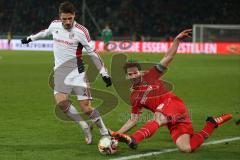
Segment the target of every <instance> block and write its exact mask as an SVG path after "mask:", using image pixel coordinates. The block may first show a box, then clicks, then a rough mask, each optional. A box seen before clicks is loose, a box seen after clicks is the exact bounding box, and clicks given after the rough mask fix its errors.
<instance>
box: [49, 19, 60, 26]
mask: <svg viewBox="0 0 240 160" xmlns="http://www.w3.org/2000/svg"><path fill="white" fill-rule="evenodd" d="M60 25H62V21H61V20H59V19H56V20H53V21H52V22H51V23H50V26H60Z"/></svg>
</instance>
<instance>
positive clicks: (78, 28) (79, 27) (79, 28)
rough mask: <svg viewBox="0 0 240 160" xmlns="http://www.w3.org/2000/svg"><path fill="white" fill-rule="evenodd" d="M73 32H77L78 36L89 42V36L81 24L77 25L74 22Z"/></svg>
mask: <svg viewBox="0 0 240 160" xmlns="http://www.w3.org/2000/svg"><path fill="white" fill-rule="evenodd" d="M74 31H75V32H77V33H79V34H81V35H83V36H85V37H86V38H87V40H88V41H90V40H91V39H90V36H89V32H88V29H87V28H86V27H85V26H83V25H81V24H79V23H77V22H76V23H75V24H74Z"/></svg>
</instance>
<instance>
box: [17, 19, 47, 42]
mask: <svg viewBox="0 0 240 160" xmlns="http://www.w3.org/2000/svg"><path fill="white" fill-rule="evenodd" d="M51 26H52V23H51V24H50V26H49V27H48V28H47V29H45V30H42V31H40V32H38V33H37V34H33V35H30V36H28V37H25V38H23V39H22V40H21V42H22V44H28V43H29V42H32V41H35V40H38V39H42V38H45V37H48V36H50V35H51V34H52V33H51Z"/></svg>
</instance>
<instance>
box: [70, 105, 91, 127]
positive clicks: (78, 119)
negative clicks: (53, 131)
mask: <svg viewBox="0 0 240 160" xmlns="http://www.w3.org/2000/svg"><path fill="white" fill-rule="evenodd" d="M66 114H67V115H68V116H69V117H70V118H71V119H72V120H74V121H75V122H76V123H78V124H79V125H80V126H81V127H82V129H84V128H88V124H87V122H85V121H84V119H83V118H82V117H81V116H80V115H79V113H78V111H77V109H76V108H75V107H74V106H73V105H70V107H69V109H68V111H67V112H66Z"/></svg>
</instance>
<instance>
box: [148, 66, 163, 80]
mask: <svg viewBox="0 0 240 160" xmlns="http://www.w3.org/2000/svg"><path fill="white" fill-rule="evenodd" d="M166 71H167V68H166V67H164V66H163V65H161V64H157V65H155V66H154V67H152V68H151V69H150V70H148V71H147V72H146V73H145V74H144V79H145V80H147V81H149V82H153V81H156V80H158V79H159V78H160V77H161V76H162V75H163V74H164V73H165V72H166Z"/></svg>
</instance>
